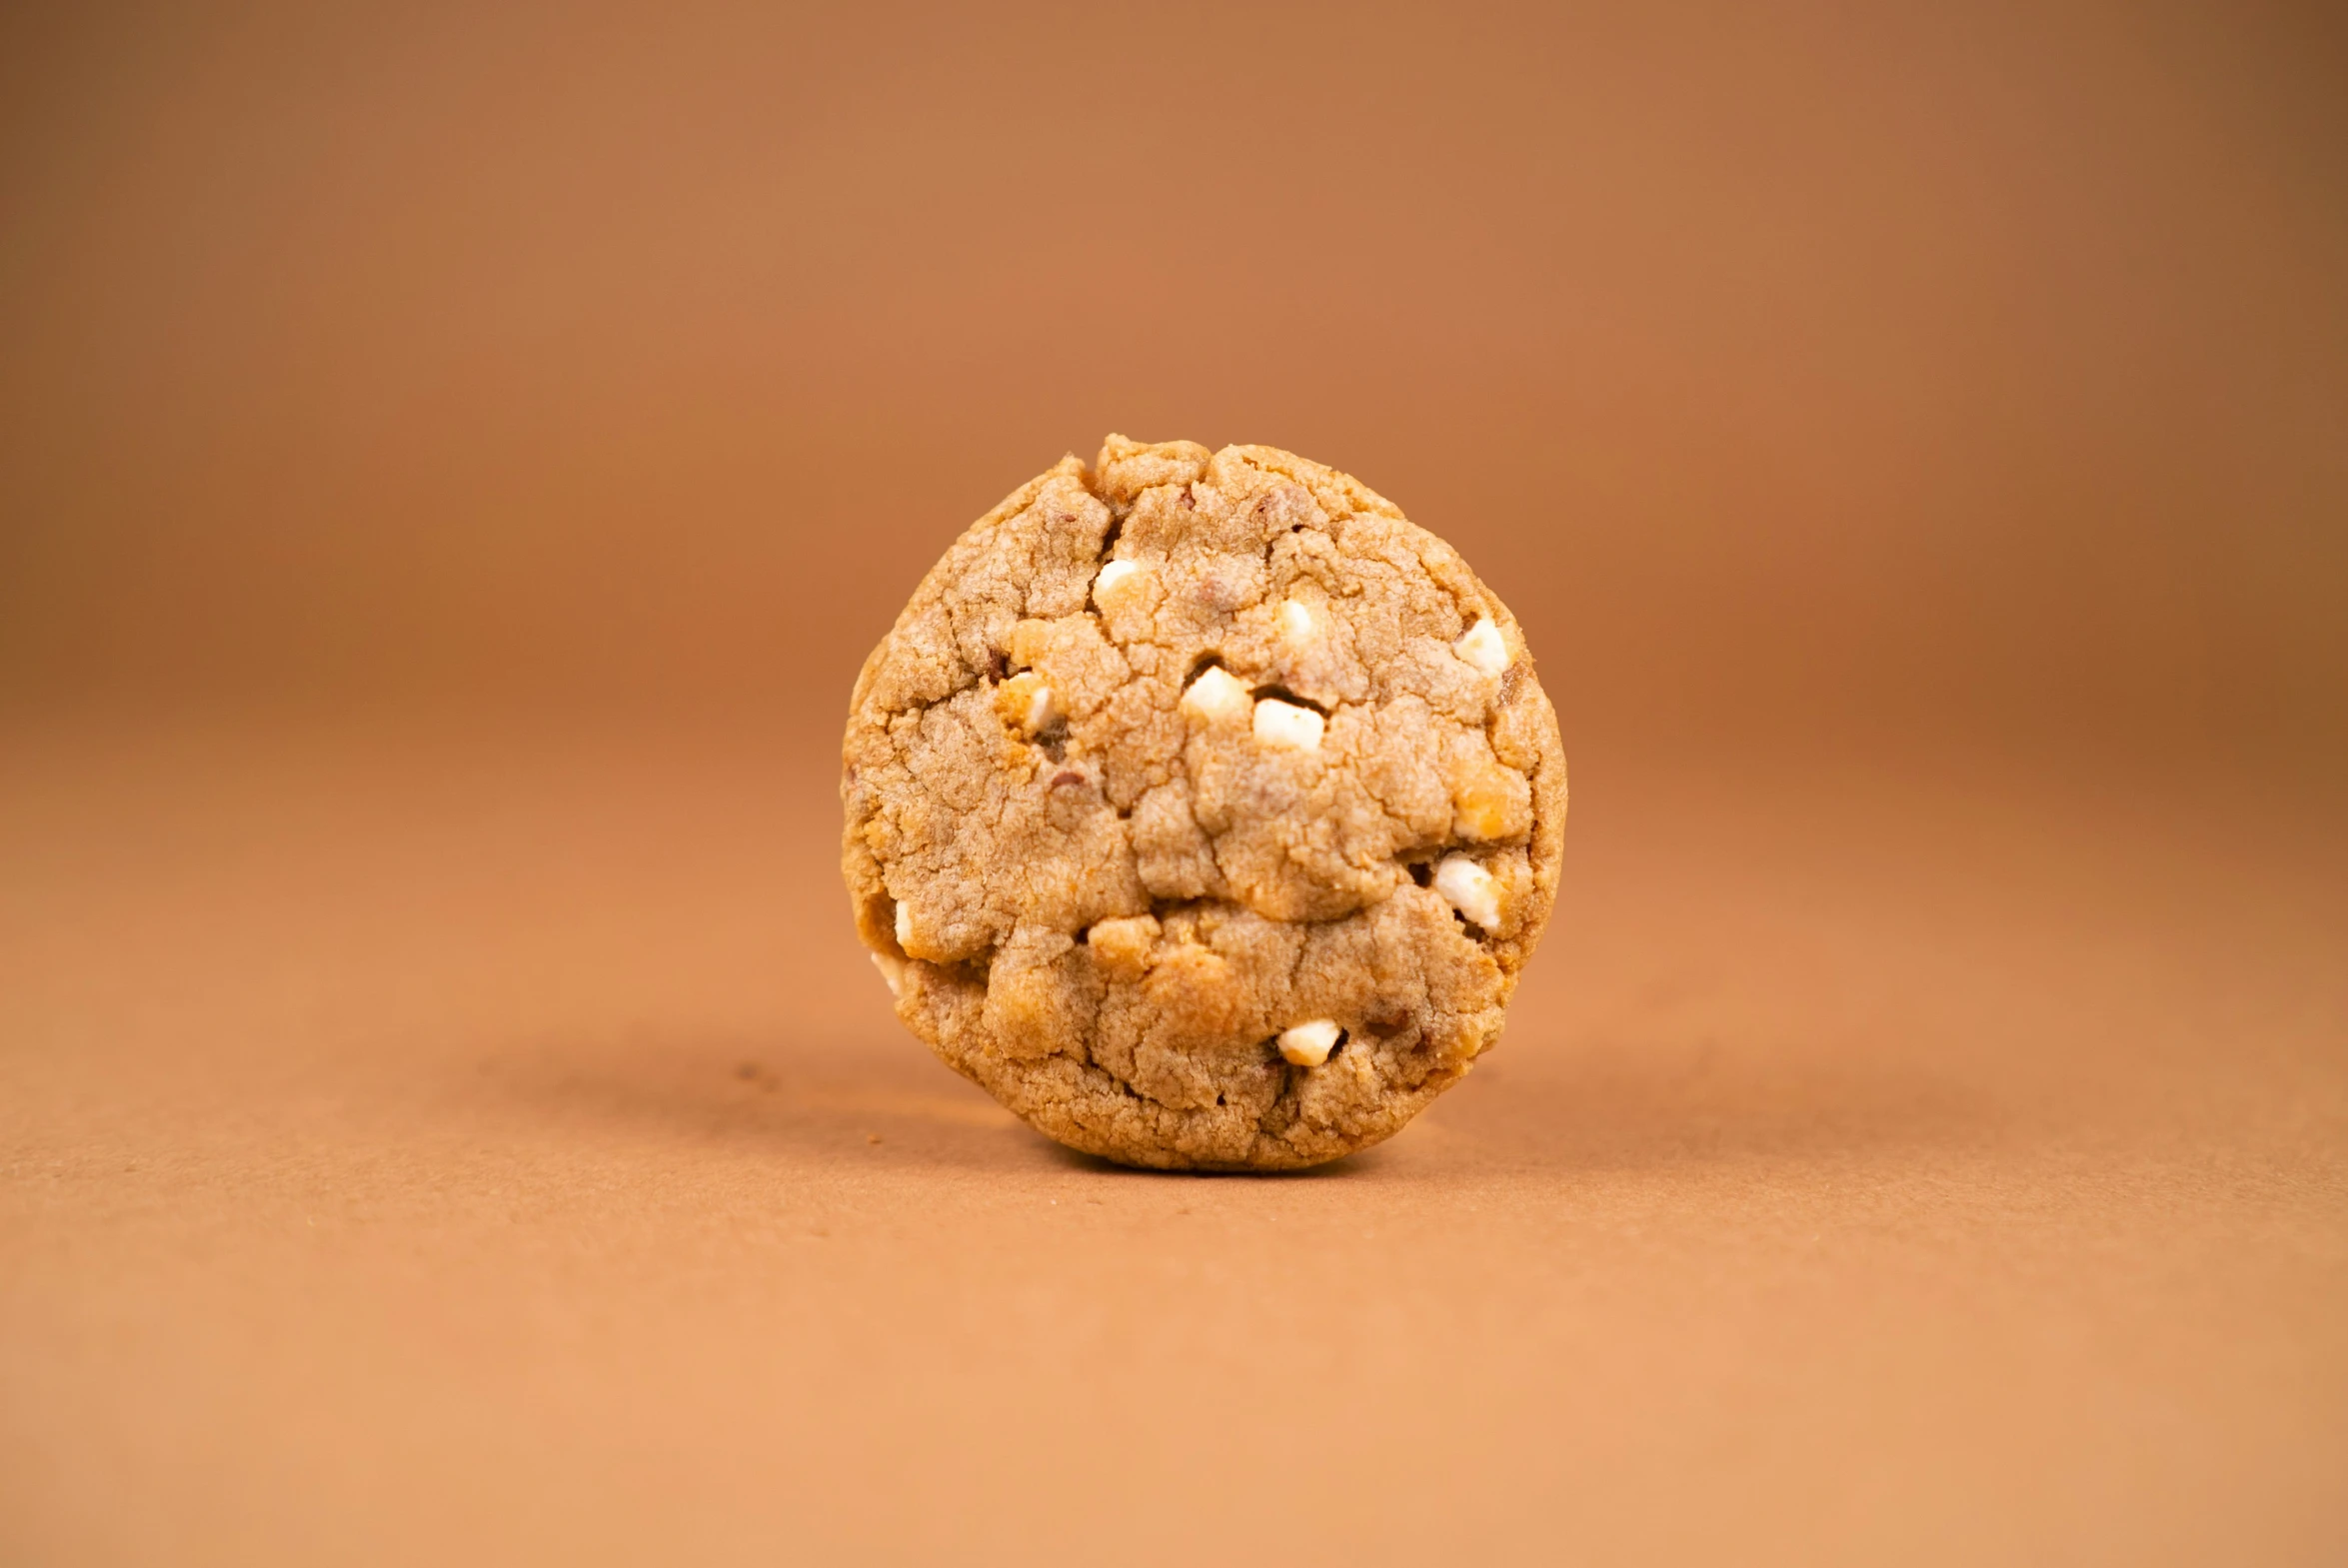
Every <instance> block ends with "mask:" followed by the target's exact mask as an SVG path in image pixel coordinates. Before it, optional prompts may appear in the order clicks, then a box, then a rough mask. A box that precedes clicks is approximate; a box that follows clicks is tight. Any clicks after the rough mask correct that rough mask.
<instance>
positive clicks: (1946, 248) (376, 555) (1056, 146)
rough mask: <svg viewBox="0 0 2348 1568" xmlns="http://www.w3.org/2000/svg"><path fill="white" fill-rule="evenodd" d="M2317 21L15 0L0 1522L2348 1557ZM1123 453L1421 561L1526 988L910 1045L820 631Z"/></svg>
mask: <svg viewBox="0 0 2348 1568" xmlns="http://www.w3.org/2000/svg"><path fill="white" fill-rule="evenodd" d="M2343 278H2348V30H2344V29H2343V28H2342V27H2341V25H2340V23H2339V21H2338V18H2337V16H2336V14H2333V13H2331V12H2330V11H2329V10H2328V9H2327V8H2317V7H2310V8H2307V9H2306V10H2305V11H2294V10H2290V9H2286V8H2279V7H2267V6H2258V5H2230V6H2225V7H2207V8H2189V7H2176V6H2112V7H2108V8H2089V7H2058V8H2047V7H2036V6H2016V7H2012V8H2001V7H1994V6H1970V7H1954V8H1951V7H1916V8H1910V9H1904V10H1903V9H1886V8H1866V7H1849V8H1832V7H1814V8H1789V9H1777V10H1772V11H1770V12H1768V13H1766V14H1763V13H1760V12H1756V11H1754V10H1751V9H1750V8H1744V7H1725V6H1724V7H1716V8H1684V9H1683V8H1674V7H1626V8H1614V11H1613V14H1608V13H1606V12H1600V11H1590V12H1586V13H1575V12H1572V11H1568V10H1565V9H1561V8H1555V7H1523V8H1516V9H1504V8H1477V7H1458V6H1453V7H1441V8H1437V7H1425V8H1413V9H1394V10H1380V9H1376V8H1368V7H1363V6H1358V5H1354V6H1328V7H1320V8H1315V7H1304V6H1291V7H1281V8H1272V7H1231V8H1225V9H1213V8H1192V9H1182V10H1176V9H1171V8H1170V9H1146V8H1140V7H1126V6H1117V5H1106V4H1103V5H1092V6H1067V7H1054V6H1047V5H1034V4H1031V5H1026V6H1022V7H1019V8H1017V9H1010V8H993V10H992V12H991V13H990V12H989V11H988V9H987V8H978V7H972V8H946V7H939V8H906V7H890V6H864V7H853V8H851V7H841V8H837V9H836V10H833V11H829V12H814V11H807V10H801V9H797V8H792V7H787V6H773V7H762V6H750V5H738V6H718V7H708V6H690V5H666V6H658V7H653V6H643V7H636V8H630V9H620V8H611V7H566V8H562V9H561V10H560V11H557V10H552V9H549V10H543V11H534V10H531V9H528V8H523V7H505V8H495V9H492V8H486V7H446V8H429V9H417V8H393V7H377V8H368V7H345V6H300V7H233V6H220V7H158V8H154V9H153V10H135V9H132V8H126V7H118V6H62V5H60V6H48V7H42V6H18V7H12V8H10V9H8V10H7V12H6V13H5V15H0V345H5V351H4V352H0V723H4V729H0V1556H4V1557H6V1558H7V1559H9V1560H11V1561H27V1562H43V1563H46V1562H114V1561H166V1560H167V1561H188V1562H202V1561H218V1562H240V1563H250V1562H263V1561H279V1560H283V1561H318V1560H349V1561H360V1560H385V1561H415V1560H420V1559H427V1558H442V1559H448V1558H459V1559H471V1560H482V1561H517V1560H536V1559H538V1558H541V1557H545V1558H560V1559H561V1560H566V1561H590V1560H612V1561H640V1560H644V1559H646V1558H648V1557H664V1558H675V1557H686V1558H691V1559H702V1560H725V1561H736V1560H739V1561H772V1560H777V1559H778V1558H785V1559H794V1560H807V1559H826V1558H837V1559H842V1560H848V1559H854V1560H868V1561H870V1560H922V1561H937V1560H941V1559H963V1560H991V1559H995V1558H1002V1557H1012V1556H1027V1557H1033V1558H1042V1559H1046V1560H1075V1559H1077V1558H1080V1557H1086V1558H1094V1559H1098V1560H1108V1561H1121V1562H1159V1561H1168V1562H1172V1561H1177V1560H1180V1561H1188V1560H1195V1559H1197V1558H1199V1557H1201V1556H1205V1555H1207V1554H1210V1553H1211V1554H1212V1555H1214V1556H1217V1557H1220V1558H1224V1559H1227V1560H1236V1561H1252V1560H1261V1559H1266V1558H1269V1557H1272V1556H1274V1555H1279V1554H1283V1553H1284V1554H1292V1555H1297V1556H1300V1557H1302V1558H1304V1559H1306V1560H1332V1559H1335V1558H1337V1557H1340V1556H1342V1557H1349V1558H1353V1559H1358V1560H1364V1561H1382V1560H1388V1559H1391V1560H1427V1559H1429V1558H1433V1559H1437V1560H1448V1559H1451V1558H1457V1557H1465V1556H1467V1555H1469V1554H1475V1555H1479V1556H1481V1557H1484V1558H1491V1559H1497V1560H1504V1561H1555V1560H1560V1559H1564V1560H1575V1559H1583V1558H1587V1559H1591V1560H1619V1561H1665V1560H1686V1559H1695V1558H1706V1557H1710V1558H1723V1559H1729V1560H1738V1561H1754V1560H1768V1559H1783V1560H1789V1561H1805V1562H1817V1561H1851V1562H1869V1561H1883V1560H1887V1559H1905V1560H1951V1561H2001V1562H2002V1561H2017V1560H2032V1561H2111V1562H2132V1563H2133V1562H2148V1561H2177V1562H2187V1561H2217V1560H2224V1561H2265V1562H2302V1561H2304V1562H2315V1561H2325V1560H2335V1561H2336V1560H2338V1559H2339V1558H2340V1557H2341V1556H2342V1555H2343V1554H2348V1496H2344V1491H2348V1331H2344V1330H2343V1327H2342V1325H2343V1324H2344V1323H2348V1157H2344V1155H2348V1143H2344V1137H2348V975H2344V973H2343V958H2342V955H2343V953H2348V890H2344V889H2348V832H2344V831H2343V827H2342V817H2341V811H2340V805H2341V801H2342V798H2343V787H2344V781H2348V722H2344V718H2343V716H2344V715H2348V702H2344V701H2343V693H2344V692H2348V290H2344V288H2343V286H2342V282H2341V280H2342V279H2343ZM1111 429H1118V430H1123V431H1126V432H1128V433H1130V434H1134V435H1137V436H1142V437H1145V438H1153V439H1163V438H1167V437H1173V436H1186V437H1189V438H1192V439H1196V440H1202V441H1206V442H1209V443H1219V442H1224V441H1260V442H1268V443H1273V444H1277V445H1282V446H1286V447H1289V448H1292V449H1294V450H1296V451H1299V452H1302V453H1304V454H1306V455H1308V456H1311V457H1314V458H1317V459H1320V460H1322V461H1325V462H1329V463H1332V464H1335V465H1337V466H1339V467H1342V468H1345V469H1348V470H1350V471H1352V472H1355V473H1357V474H1359V475H1360V476H1361V477H1362V478H1363V479H1364V480H1366V481H1367V482H1368V483H1369V484H1371V485H1372V486H1374V487H1376V488H1377V489H1379V490H1380V491H1382V492H1384V493H1385V494H1387V495H1389V496H1391V497H1393V498H1394V499H1395V500H1396V501H1398V502H1399V503H1400V504H1401V505H1402V506H1403V507H1404V508H1405V509H1406V510H1407V511H1408V512H1409V513H1410V515H1411V516H1412V517H1413V518H1414V519H1416V520H1417V521H1419V522H1421V523H1423V524H1425V525H1427V526H1429V527H1431V528H1433V529H1435V530H1436V531H1438V532H1440V533H1442V534H1444V535H1445V536H1446V537H1448V538H1449V539H1451V540H1452V541H1453V542H1454V543H1455V544H1457V545H1458V546H1459V547H1460V548H1461V550H1462V551H1463V552H1464V553H1465V554H1466V555H1467V556H1468V558H1469V559H1470V560H1471V561H1472V562H1474V563H1475V565H1476V566H1477V568H1478V570H1479V571H1480V572H1481V573H1482V574H1483V575H1484V576H1485V578H1486V579H1487V580H1488V581H1489V582H1491V583H1492V584H1493V585H1494V586H1495V587H1496V588H1497V589H1498V590H1499V591H1500V592H1501V593H1502V594H1503V595H1504V596H1505V597H1506V598H1507V599H1508V600H1509V602H1510V604H1511V606H1512V607H1513V608H1514V609H1515V610H1516V612H1517V614H1518V615H1519V617H1520V618H1521V619H1522V620H1523V622H1524V624H1525V626H1526V628H1527V631H1528V634H1529V636H1530V637H1531V639H1532V641H1533V646H1534V649H1535V651H1536V654H1537V656H1538V657H1539V659H1540V661H1541V669H1542V674H1543V679H1544V681H1545V682H1546V684H1547V685H1548V687H1549V689H1550V691H1551V692H1552V694H1553V696H1554V697H1555V698H1556V700H1557V704H1558V708H1559V711H1560V715H1561V717H1562V720H1563V724H1564V728H1565V734H1566V743H1567V751H1568V755H1569V756H1570V757H1571V759H1572V764H1573V773H1574V783H1575V790H1574V801H1575V803H1574V815H1573V821H1572V824H1571V826H1570V828H1569V830H1568V844H1569V849H1568V864H1567V869H1566V889H1565V894H1564V897H1563V900H1562V902H1561V904H1560V908H1559V913H1558V916H1557V923H1556V925H1555V926H1554V927H1553V928H1552V929H1553V934H1552V936H1551V938H1550V941H1549V944H1548V945H1547V946H1546V947H1544V949H1543V951H1542V954H1541V957H1540V960H1539V961H1538V963H1537V964H1536V966H1535V969H1534V971H1533V973H1532V976H1531V978H1530V979H1529V980H1528V981H1527V983H1526V985H1525V987H1524V989H1523V991H1522V992H1521V993H1520V996H1519V1000H1518V1005H1517V1007H1516V1009H1515V1011H1514V1013H1513V1014H1512V1021H1511V1027H1510V1031H1509V1037H1508V1041H1507V1046H1506V1049H1505V1050H1504V1051H1503V1052H1502V1053H1501V1054H1500V1055H1499V1056H1497V1057H1495V1058H1494V1059H1493V1060H1492V1061H1491V1062H1490V1063H1489V1064H1488V1065H1487V1066H1486V1067H1484V1068H1480V1069H1479V1070H1478V1072H1477V1073H1476V1075H1475V1077H1474V1078H1473V1079H1471V1080H1470V1081H1469V1082H1468V1083H1467V1084H1466V1085H1464V1086H1463V1087H1462V1088H1461V1089H1459V1090H1458V1091H1457V1092H1456V1093H1455V1094H1453V1095H1452V1096H1450V1097H1449V1098H1448V1099H1446V1100H1445V1101H1444V1102H1443V1103H1442V1104H1441V1105H1440V1106H1438V1107H1437V1108H1436V1109H1435V1110H1433V1111H1431V1112H1429V1114H1428V1115H1427V1116H1426V1117H1425V1118H1423V1120H1422V1121H1421V1122H1420V1123H1419V1124H1418V1125H1416V1126H1414V1127H1413V1128H1412V1129H1411V1130H1410V1131H1408V1132H1407V1133H1405V1134H1404V1135H1403V1136H1402V1137H1401V1138H1400V1139H1398V1140H1396V1141H1395V1142H1394V1143H1392V1144H1390V1145H1388V1146H1387V1147H1385V1148H1383V1149H1381V1150H1378V1151H1375V1152H1373V1153H1371V1154H1369V1155H1366V1156H1362V1157H1360V1158H1357V1159H1355V1160H1352V1161H1348V1162H1346V1163H1344V1164H1343V1165H1340V1166H1338V1167H1336V1168H1334V1169H1332V1170H1330V1171H1327V1172H1325V1173H1321V1174H1318V1175H1314V1176H1311V1177H1306V1178H1301V1179H1287V1180H1275V1181H1248V1180H1200V1179H1174V1178H1150V1177H1142V1176H1137V1175H1132V1174H1127V1173H1122V1172H1117V1171H1113V1170H1111V1169H1109V1168H1107V1167H1103V1166H1097V1165H1094V1164H1091V1163H1088V1162H1085V1161H1082V1160H1078V1159H1075V1158H1073V1157H1069V1156H1064V1155H1062V1154H1060V1153H1059V1152H1057V1151H1056V1150H1054V1149H1052V1148H1051V1147H1049V1146H1048V1145H1045V1144H1043V1143H1041V1142H1039V1141H1038V1140H1037V1139H1036V1138H1034V1137H1033V1136H1032V1135H1030V1134H1028V1133H1026V1132H1025V1131H1024V1130H1023V1129H1021V1128H1019V1127H1018V1126H1017V1125H1016V1124H1014V1123H1012V1122H1011V1121H1010V1120H1009V1118H1008V1117H1005V1116H1003V1115H1002V1114H1001V1113H1000V1112H998V1111H996V1110H995V1109H994V1108H993V1107H992V1105H991V1104H990V1102H988V1101H987V1100H985V1099H984V1097H983V1096H980V1095H978V1094H977V1093H976V1091H973V1090H970V1089H968V1088H966V1087H965V1086H963V1085H962V1084H960V1082H959V1081H958V1080H956V1079H954V1078H952V1077H951V1076H950V1075H948V1074H947V1073H946V1072H945V1071H944V1069H942V1068H939V1067H937V1066H936V1065H935V1064H934V1063H932V1062H931V1061H930V1060H929V1058H928V1057H927V1055H926V1053H925V1052H923V1051H922V1049H921V1047H920V1046H919V1045H918V1044H917V1043H916V1042H915V1041H913V1040H912V1039H911V1038H910V1037H909V1036H906V1035H905V1034H904V1033H903V1032H902V1031H901V1030H899V1029H898V1028H897V1027H896V1025H895V1024H894V1022H893V1021H892V1020H891V1019H890V1017H889V1016H888V1013H887V1010H886V1007H885V1005H884V1001H885V994H884V992H883V991H882V989H881V987H880V985H879V983H878V981H877V980H874V979H873V978H872V977H871V976H870V974H869V973H868V972H867V971H866V969H865V966H864V964H863V962H862V959H861V958H860V956H859V955H858V953H857V951H856V948H855V945H854V941H853V938H852V937H851V935H850V933H849V931H848V928H847V921H846V917H845V910H844V907H843V904H844V899H843V897H842V894H841V893H840V891H839V888H838V885H837V878H836V873H835V871H834V868H833V863H832V862H833V835H834V833H835V831H836V826H835V823H836V807H835V805H834V803H833V801H832V797H831V789H832V772H833V768H834V760H835V755H836V754H835V745H836V736H837V728H838V725H839V723H840V719H841V716H842V713H843V711H844V706H845V696H846V691H847V686H848V683H849V680H850V679H851V677H852V675H853V673H854V671H855V669H856V666H857V664H858V663H859V661H861V659H862V658H863V656H864V654H865V653H866V651H867V650H868V649H869V648H870V647H871V645H872V643H873V642H874V641H875V639H877V638H878V636H879V635H880V634H881V632H882V631H883V630H884V629H885V628H886V627H887V625H888V622H889V620H890V618H891V617H892V616H893V614H894V612H895V610H896V608H897V606H898V605H899V604H900V603H901V602H902V601H903V599H904V597H905V596H906V594H907V593H908V592H910V590H911V588H912V586H913V584H914V583H915V581H916V580H917V579H918V577H919V575H920V573H921V572H922V571H923V570H924V569H925V568H926V567H927V565H928V564H929V562H930V561H931V560H933V559H935V557H936V556H937V555H938V553H939V552H940V551H942V550H943V548H944V547H945V545H946V543H947V542H948V541H949V540H950V539H951V538H952V537H953V535H954V533H955V532H956V531H957V530H958V529H959V528H960V527H961V526H962V525H963V524H965V523H967V522H968V521H969V520H970V519H971V518H972V517H974V516H976V515H977V514H979V513H980V512H982V511H983V510H985V509H986V508H987V507H988V506H989V505H991V504H992V503H993V502H994V501H995V499H996V498H998V497H999V496H1001V495H1002V494H1003V493H1005V492H1006V491H1008V490H1010V489H1011V488H1013V487H1014V486H1015V485H1016V484H1018V483H1019V482H1020V481H1021V480H1023V479H1024V478H1026V477H1027V476H1028V475H1030V474H1032V473H1034V472H1035V471H1037V470H1039V469H1041V468H1043V467H1045V466H1046V465H1047V464H1049V463H1050V462H1051V461H1052V460H1053V459H1055V458H1057V457H1058V456H1059V455H1060V454H1061V453H1062V452H1063V451H1066V450H1070V449H1074V450H1076V451H1078V452H1080V453H1083V454H1087V455H1090V453H1091V451H1092V450H1093V448H1094V446H1095V445H1096V444H1097V443H1098V441H1099V439H1100V437H1101V436H1102V435H1103V434H1104V433H1105V432H1106V431H1108V430H1111Z"/></svg>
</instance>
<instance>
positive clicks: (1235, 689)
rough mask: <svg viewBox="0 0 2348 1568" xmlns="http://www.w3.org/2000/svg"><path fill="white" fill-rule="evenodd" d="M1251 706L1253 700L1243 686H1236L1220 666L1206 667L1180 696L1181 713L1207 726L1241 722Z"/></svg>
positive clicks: (1234, 680)
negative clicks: (1195, 717) (1193, 716)
mask: <svg viewBox="0 0 2348 1568" xmlns="http://www.w3.org/2000/svg"><path fill="white" fill-rule="evenodd" d="M1253 703H1254V699H1253V698H1251V697H1249V696H1248V695H1247V689H1246V688H1245V687H1243V686H1241V685H1239V682H1238V678H1237V677H1235V676H1233V675H1232V674H1231V673H1230V672H1229V671H1227V670H1225V669H1223V668H1222V666H1220V665H1214V666H1211V667H1210V668H1208V669H1207V671H1206V672H1205V673H1204V674H1203V675H1201V676H1199V677H1198V679H1197V680H1195V681H1193V682H1191V683H1190V689H1189V690H1188V691H1186V692H1184V693H1183V694H1182V708H1183V709H1184V711H1186V712H1188V713H1190V714H1193V715H1195V716H1197V717H1198V718H1200V719H1203V720H1205V721H1206V722H1207V723H1208V724H1218V723H1220V722H1222V721H1223V720H1226V719H1244V718H1246V717H1247V710H1248V709H1249V708H1250V707H1251V706H1252V705H1253Z"/></svg>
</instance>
